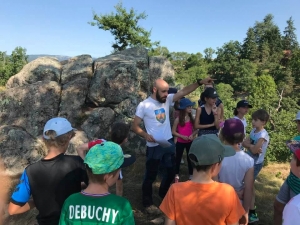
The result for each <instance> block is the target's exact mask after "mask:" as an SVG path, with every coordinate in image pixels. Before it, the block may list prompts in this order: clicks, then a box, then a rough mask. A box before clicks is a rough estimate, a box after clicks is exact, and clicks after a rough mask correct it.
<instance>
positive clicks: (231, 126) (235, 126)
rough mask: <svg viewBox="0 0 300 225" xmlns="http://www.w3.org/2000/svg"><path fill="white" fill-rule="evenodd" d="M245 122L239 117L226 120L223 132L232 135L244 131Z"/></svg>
mask: <svg viewBox="0 0 300 225" xmlns="http://www.w3.org/2000/svg"><path fill="white" fill-rule="evenodd" d="M244 132H245V129H244V124H243V123H242V121H240V120H239V119H235V118H232V119H228V120H225V123H224V127H223V128H222V134H224V135H226V136H229V137H232V136H234V134H236V133H244Z"/></svg>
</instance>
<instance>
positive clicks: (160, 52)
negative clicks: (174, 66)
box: [148, 46, 171, 58]
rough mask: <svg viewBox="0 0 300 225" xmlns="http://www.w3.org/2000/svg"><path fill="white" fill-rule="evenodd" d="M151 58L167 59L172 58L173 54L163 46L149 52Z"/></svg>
mask: <svg viewBox="0 0 300 225" xmlns="http://www.w3.org/2000/svg"><path fill="white" fill-rule="evenodd" d="M148 55H149V56H164V57H166V58H170V57H171V54H170V52H169V50H168V48H167V47H163V46H158V47H157V48H152V49H151V50H150V51H149V52H148Z"/></svg>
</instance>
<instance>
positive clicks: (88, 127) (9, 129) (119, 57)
mask: <svg viewBox="0 0 300 225" xmlns="http://www.w3.org/2000/svg"><path fill="white" fill-rule="evenodd" d="M158 77H163V78H165V79H166V80H168V81H170V80H172V79H173V78H174V70H173V67H172V65H171V63H170V62H169V61H168V60H166V59H165V58H163V57H150V58H149V57H148V52H147V50H146V49H144V48H141V47H135V48H131V49H126V50H124V51H121V52H117V53H114V54H112V55H108V56H105V57H101V58H98V59H96V60H95V61H93V59H92V57H91V56H90V55H80V56H77V57H74V58H70V59H68V60H65V61H63V62H59V61H58V60H57V59H55V58H51V57H42V58H38V59H36V60H34V61H32V62H30V63H28V64H27V65H26V66H24V68H23V69H22V70H21V71H20V72H19V73H18V74H16V75H14V76H12V77H11V78H10V79H9V80H8V82H7V84H6V88H7V89H6V90H5V91H3V92H0V125H1V127H0V158H1V159H2V160H3V162H4V167H5V168H6V170H7V171H9V172H10V173H14V174H19V173H20V172H21V171H23V169H24V168H25V167H26V166H27V165H29V164H30V163H33V162H35V161H37V160H39V159H40V158H41V157H43V155H44V154H45V153H46V150H45V148H44V147H43V143H42V141H41V138H40V137H41V134H42V130H43V127H44V125H45V123H46V122H47V121H48V120H49V119H51V118H52V117H57V116H61V117H65V118H67V119H68V120H69V121H70V122H71V123H72V125H73V126H75V127H76V128H77V129H78V131H77V132H76V136H75V137H74V138H73V139H72V140H71V143H70V146H69V149H68V151H67V154H76V147H77V146H78V145H79V144H82V143H84V142H87V141H88V140H92V139H95V138H106V139H108V138H109V128H110V126H111V125H112V123H113V122H115V121H120V120H122V121H124V122H126V123H131V122H132V119H133V118H134V114H135V110H136V107H137V105H138V104H139V102H140V101H142V100H143V99H145V98H146V97H147V96H148V95H149V93H150V87H151V84H152V82H153V80H154V79H156V78H158ZM124 151H125V152H130V151H131V152H136V153H141V152H144V151H145V140H144V139H142V138H140V137H138V136H137V135H135V134H134V133H133V132H130V135H129V142H128V143H127V144H126V145H125V147H124Z"/></svg>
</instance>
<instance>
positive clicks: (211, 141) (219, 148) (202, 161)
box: [189, 134, 236, 166]
mask: <svg viewBox="0 0 300 225" xmlns="http://www.w3.org/2000/svg"><path fill="white" fill-rule="evenodd" d="M235 153H236V152H235V150H234V149H233V148H232V147H231V146H229V145H224V144H222V142H221V141H220V139H219V138H218V137H217V135H215V134H206V135H202V136H200V137H197V138H196V139H194V141H193V142H192V145H191V148H190V152H189V156H191V155H194V156H195V157H196V159H197V161H195V160H192V159H191V157H190V160H191V161H192V162H193V163H194V164H195V165H196V166H204V165H213V164H215V163H218V162H221V161H222V160H223V158H224V157H228V156H233V155H235Z"/></svg>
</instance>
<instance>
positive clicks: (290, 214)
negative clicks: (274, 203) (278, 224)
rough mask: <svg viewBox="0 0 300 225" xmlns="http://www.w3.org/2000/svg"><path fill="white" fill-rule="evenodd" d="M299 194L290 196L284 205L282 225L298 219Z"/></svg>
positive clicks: (297, 221) (289, 224)
mask: <svg viewBox="0 0 300 225" xmlns="http://www.w3.org/2000/svg"><path fill="white" fill-rule="evenodd" d="M299 208H300V194H299V195H297V196H296V197H294V198H292V199H291V201H289V202H288V204H287V205H286V206H285V207H284V211H283V217H282V222H283V223H282V225H294V224H298V223H299V221H300V211H299Z"/></svg>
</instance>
